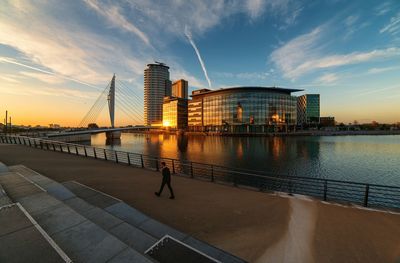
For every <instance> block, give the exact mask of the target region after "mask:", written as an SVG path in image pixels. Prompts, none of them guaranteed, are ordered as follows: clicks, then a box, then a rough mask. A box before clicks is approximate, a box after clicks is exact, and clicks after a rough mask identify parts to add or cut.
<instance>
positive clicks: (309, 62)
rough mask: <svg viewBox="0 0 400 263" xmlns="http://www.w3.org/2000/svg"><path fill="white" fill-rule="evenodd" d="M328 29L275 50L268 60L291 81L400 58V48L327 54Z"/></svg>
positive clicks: (318, 30) (314, 32)
mask: <svg viewBox="0 0 400 263" xmlns="http://www.w3.org/2000/svg"><path fill="white" fill-rule="evenodd" d="M325 27H326V26H320V27H317V28H316V29H314V30H312V31H311V32H310V33H307V34H304V35H301V36H298V37H296V38H294V39H292V40H290V41H289V42H287V43H286V44H285V45H283V46H282V47H280V48H278V49H276V50H274V51H273V52H272V53H271V55H270V58H269V60H270V61H271V62H272V63H274V64H275V65H276V66H277V67H278V68H279V69H280V70H281V71H282V72H283V75H284V77H286V78H290V79H292V80H294V79H296V78H298V77H300V76H302V75H304V74H307V73H310V72H313V71H315V70H319V69H327V68H333V67H339V66H345V65H352V64H358V63H364V62H369V61H376V60H380V59H389V58H393V57H396V56H400V48H397V47H390V48H386V49H374V50H371V51H366V52H352V53H348V54H332V55H325V52H323V45H322V44H321V40H323V35H322V34H323V32H324V31H325V29H326V28H325Z"/></svg>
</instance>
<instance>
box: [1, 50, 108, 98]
mask: <svg viewBox="0 0 400 263" xmlns="http://www.w3.org/2000/svg"><path fill="white" fill-rule="evenodd" d="M0 62H6V63H10V64H14V65H18V66H21V67H25V68H29V69H33V70H36V71H39V72H42V73H46V74H49V75H53V76H56V77H59V78H63V79H66V80H71V81H74V82H76V83H79V84H83V85H86V86H88V87H91V88H95V89H97V90H101V89H100V88H99V87H96V86H93V85H90V84H88V83H86V82H83V81H80V80H77V79H73V78H70V77H67V76H63V75H59V74H56V73H54V72H51V71H47V70H44V69H40V68H36V67H32V66H29V65H26V64H22V63H20V62H17V61H15V60H11V59H8V58H5V57H0Z"/></svg>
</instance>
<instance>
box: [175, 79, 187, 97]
mask: <svg viewBox="0 0 400 263" xmlns="http://www.w3.org/2000/svg"><path fill="white" fill-rule="evenodd" d="M172 97H176V98H182V99H187V98H188V82H187V81H186V80H184V79H180V80H177V81H175V82H174V83H172Z"/></svg>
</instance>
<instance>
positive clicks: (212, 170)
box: [211, 165, 214, 182]
mask: <svg viewBox="0 0 400 263" xmlns="http://www.w3.org/2000/svg"><path fill="white" fill-rule="evenodd" d="M211 182H214V165H211Z"/></svg>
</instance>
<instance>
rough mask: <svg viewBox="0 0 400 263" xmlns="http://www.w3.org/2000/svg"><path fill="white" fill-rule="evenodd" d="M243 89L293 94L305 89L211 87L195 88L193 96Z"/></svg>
mask: <svg viewBox="0 0 400 263" xmlns="http://www.w3.org/2000/svg"><path fill="white" fill-rule="evenodd" d="M243 91H262V92H277V93H284V94H291V93H292V92H299V91H304V90H302V89H287V88H279V87H260V86H239V87H229V88H223V89H217V90H209V89H200V90H194V91H193V92H192V95H191V96H192V97H193V96H198V95H205V94H212V93H214V94H215V93H221V92H243Z"/></svg>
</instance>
